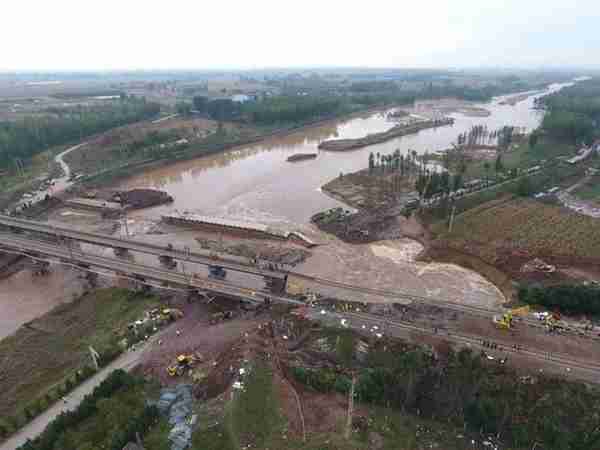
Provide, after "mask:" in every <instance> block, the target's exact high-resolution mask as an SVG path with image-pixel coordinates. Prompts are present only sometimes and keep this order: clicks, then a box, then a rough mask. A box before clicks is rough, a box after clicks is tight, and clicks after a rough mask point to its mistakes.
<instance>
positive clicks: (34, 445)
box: [19, 370, 159, 450]
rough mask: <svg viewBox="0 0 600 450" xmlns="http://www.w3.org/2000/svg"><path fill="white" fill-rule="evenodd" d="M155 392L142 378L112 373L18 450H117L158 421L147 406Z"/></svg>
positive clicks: (155, 409)
mask: <svg viewBox="0 0 600 450" xmlns="http://www.w3.org/2000/svg"><path fill="white" fill-rule="evenodd" d="M154 390H155V386H153V385H152V384H151V383H148V382H147V381H145V380H144V379H143V378H140V377H136V376H134V375H131V374H129V373H127V372H124V371H123V370H115V371H113V372H112V373H111V374H110V375H109V376H108V377H107V378H106V379H105V380H104V381H103V382H102V383H101V384H100V385H98V386H97V387H96V388H94V390H93V392H92V393H91V394H89V395H87V396H86V397H85V398H84V399H83V400H82V402H81V403H80V404H79V405H78V406H77V407H76V408H75V409H73V410H72V411H68V412H63V413H62V414H60V415H59V416H58V417H56V418H55V419H54V420H53V421H52V422H51V423H50V424H49V425H48V426H47V427H46V429H45V430H44V431H43V432H42V433H41V434H40V435H39V436H38V437H36V438H35V439H34V440H33V441H27V442H26V443H25V444H23V445H22V446H21V447H19V450H59V449H60V450H96V449H113V450H120V449H122V448H123V447H124V446H125V445H126V444H127V443H129V442H133V441H135V440H136V436H137V435H138V433H139V435H140V436H143V435H144V434H145V433H146V432H147V431H148V429H149V428H150V427H151V426H152V425H154V424H156V422H157V421H158V419H159V412H158V409H157V408H156V406H151V405H147V403H146V398H147V397H148V396H152V395H153V391H154Z"/></svg>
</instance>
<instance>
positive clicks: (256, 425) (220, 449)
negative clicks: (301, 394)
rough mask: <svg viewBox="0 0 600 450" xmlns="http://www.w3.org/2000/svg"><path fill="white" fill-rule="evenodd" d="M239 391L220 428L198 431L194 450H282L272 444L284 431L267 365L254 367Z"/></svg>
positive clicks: (194, 439)
mask: <svg viewBox="0 0 600 450" xmlns="http://www.w3.org/2000/svg"><path fill="white" fill-rule="evenodd" d="M244 385H245V388H244V390H242V391H239V392H238V393H237V395H236V396H235V398H234V399H233V401H232V402H231V403H230V404H229V405H228V407H227V411H226V413H225V419H224V421H223V423H222V424H221V425H220V426H217V427H215V428H212V429H209V430H203V431H198V432H196V433H194V436H193V449H198V450H200V449H201V450H230V449H231V450H234V449H239V448H248V447H247V445H248V444H251V447H252V448H279V447H273V446H271V445H269V444H268V443H269V442H270V441H271V440H272V439H273V438H274V437H275V436H277V435H279V434H281V433H280V431H281V430H282V429H283V424H284V422H283V419H282V417H281V415H280V413H279V405H278V398H277V394H276V392H275V388H274V385H273V373H272V371H271V369H270V368H269V367H268V366H266V365H265V364H263V363H258V364H256V365H254V366H253V368H252V370H251V373H250V375H249V376H248V378H247V379H246V381H245V382H244Z"/></svg>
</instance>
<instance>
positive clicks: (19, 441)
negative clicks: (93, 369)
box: [0, 330, 164, 450]
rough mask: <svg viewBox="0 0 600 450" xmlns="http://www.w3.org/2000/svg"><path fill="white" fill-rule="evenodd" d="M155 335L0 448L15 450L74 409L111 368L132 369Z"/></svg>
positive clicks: (116, 360) (83, 384)
mask: <svg viewBox="0 0 600 450" xmlns="http://www.w3.org/2000/svg"><path fill="white" fill-rule="evenodd" d="M163 331H164V330H163ZM159 334H160V333H159ZM157 337H158V334H156V335H154V336H153V337H152V338H151V339H150V340H149V341H148V342H147V343H146V344H145V346H144V347H142V348H141V349H138V350H136V351H135V352H132V351H129V352H127V353H124V354H122V355H121V356H119V357H118V358H117V359H115V360H114V361H113V362H112V363H110V364H109V365H108V366H106V367H104V368H103V369H101V370H100V371H99V372H98V373H96V374H95V375H94V376H93V377H92V378H90V379H88V380H86V381H84V382H83V383H82V384H80V385H79V386H78V387H77V388H75V389H74V390H73V391H72V392H71V393H70V394H69V395H67V396H66V397H65V398H66V400H67V403H64V402H62V401H58V402H56V403H55V404H54V405H53V406H51V407H50V408H49V409H47V410H46V411H44V412H43V413H42V414H40V415H39V416H37V417H36V418H35V419H33V420H32V421H31V422H29V423H28V424H27V425H25V427H23V428H22V429H21V430H20V431H18V432H17V433H16V434H14V435H13V436H12V437H10V438H9V439H8V440H7V441H5V442H3V443H2V444H0V450H15V449H16V448H17V447H19V446H21V445H23V444H24V443H25V442H26V441H27V439H34V438H35V437H37V436H38V435H39V434H40V433H41V432H42V431H44V429H45V428H46V426H47V425H48V424H49V423H50V422H52V421H53V420H54V419H55V418H56V416H58V415H59V414H60V413H62V412H63V411H70V410H73V409H75V408H76V407H77V406H78V405H79V403H80V402H81V401H82V400H83V398H84V397H85V396H86V395H88V394H90V393H91V392H92V391H93V390H94V388H95V387H96V386H98V385H99V384H100V383H102V381H103V380H104V379H105V378H106V377H108V375H110V373H111V372H112V371H113V370H116V369H123V370H128V371H129V370H132V369H133V368H134V367H135V366H136V365H137V364H138V362H139V360H140V358H141V356H142V355H143V354H144V352H145V351H146V350H147V349H148V347H149V344H150V343H151V342H153V341H154V340H156V338H157Z"/></svg>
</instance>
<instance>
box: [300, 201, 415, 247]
mask: <svg viewBox="0 0 600 450" xmlns="http://www.w3.org/2000/svg"><path fill="white" fill-rule="evenodd" d="M311 221H312V223H314V224H315V225H316V226H317V227H318V228H319V229H320V230H321V231H324V232H325V233H330V234H333V235H335V236H337V237H338V238H340V239H341V240H342V241H344V242H348V243H350V244H353V243H364V244H366V243H371V242H376V241H381V240H389V239H401V238H403V237H410V238H413V239H417V240H419V241H423V240H425V239H426V232H425V230H424V229H423V228H422V227H421V226H420V225H419V224H418V223H417V222H415V220H414V219H411V218H406V217H405V216H402V215H401V214H400V211H399V208H392V209H388V208H387V207H386V208H379V209H376V210H362V211H358V212H356V213H354V214H337V215H336V214H329V215H327V214H324V213H319V214H315V215H314V216H313V217H312V218H311Z"/></svg>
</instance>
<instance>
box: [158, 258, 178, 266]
mask: <svg viewBox="0 0 600 450" xmlns="http://www.w3.org/2000/svg"><path fill="white" fill-rule="evenodd" d="M158 260H159V261H160V263H161V264H162V265H163V266H165V267H166V268H167V269H175V268H176V267H177V261H175V260H174V259H173V257H172V256H168V255H160V256H159V257H158Z"/></svg>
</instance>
